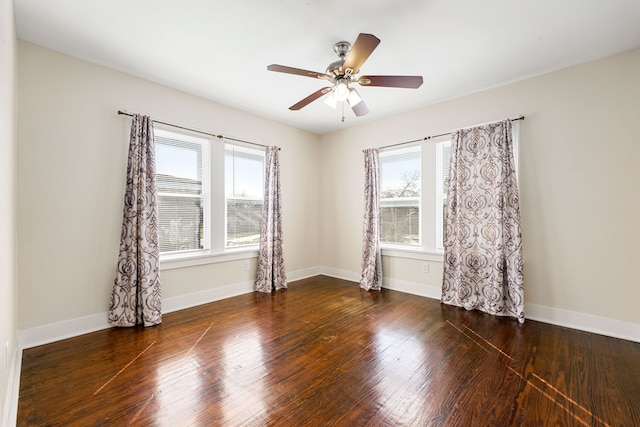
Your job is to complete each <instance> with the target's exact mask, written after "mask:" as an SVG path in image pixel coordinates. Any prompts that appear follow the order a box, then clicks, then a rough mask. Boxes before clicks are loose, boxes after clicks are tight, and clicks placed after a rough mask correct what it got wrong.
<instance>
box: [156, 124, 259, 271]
mask: <svg viewBox="0 0 640 427" xmlns="http://www.w3.org/2000/svg"><path fill="white" fill-rule="evenodd" d="M157 132H160V133H161V134H162V133H165V134H171V135H173V137H174V139H178V140H180V137H181V138H184V140H187V141H189V142H191V141H193V140H194V139H195V140H202V141H206V143H205V146H204V147H203V155H202V156H203V159H202V160H203V162H202V181H203V182H202V193H203V198H204V218H203V221H204V224H203V227H204V235H203V237H204V239H203V240H204V241H203V248H202V249H194V250H185V251H172V252H162V253H160V268H161V270H170V269H174V268H183V267H190V266H197V265H204V264H212V263H218V262H228V261H234V260H244V259H249V258H256V257H257V256H258V246H259V245H258V244H252V245H243V246H233V247H226V244H227V242H226V235H227V232H226V195H225V146H226V144H229V145H233V146H238V147H243V148H244V149H250V150H251V151H253V152H255V153H256V154H257V153H259V152H262V155H263V168H264V153H265V151H264V149H260V148H256V147H255V146H253V145H251V146H249V145H248V144H242V143H237V142H235V141H228V140H226V139H222V140H220V139H218V138H214V137H213V136H210V135H207V134H202V133H199V132H194V131H189V130H186V129H176V128H175V127H173V126H169V125H162V124H154V133H157ZM154 137H155V135H154ZM263 172H264V170H263ZM262 175H263V176H262V180H264V173H263V174H262ZM261 188H263V186H261Z"/></svg>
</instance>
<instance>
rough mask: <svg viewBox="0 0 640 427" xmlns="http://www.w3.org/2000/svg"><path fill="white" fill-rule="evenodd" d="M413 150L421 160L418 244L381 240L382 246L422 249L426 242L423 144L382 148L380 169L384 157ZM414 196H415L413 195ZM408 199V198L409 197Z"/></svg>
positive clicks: (400, 248) (381, 199)
mask: <svg viewBox="0 0 640 427" xmlns="http://www.w3.org/2000/svg"><path fill="white" fill-rule="evenodd" d="M411 152H418V153H419V159H420V160H419V161H420V170H419V173H420V180H419V184H420V195H419V196H418V197H417V199H418V200H417V202H418V203H417V208H418V233H417V234H418V244H402V243H399V242H382V241H381V242H380V245H381V247H385V248H395V249H398V250H417V249H420V248H421V247H422V244H423V242H424V236H423V226H422V215H423V199H424V198H423V192H422V190H423V184H422V181H423V180H422V175H423V170H424V167H423V164H422V163H423V162H422V146H421V144H411V145H405V146H403V147H401V148H390V149H386V150H381V151H380V153H379V160H380V165H381V167H380V169H382V159H383V158H384V157H391V156H393V155H394V153H395V155H403V154H407V153H411ZM382 185H383V183H382V171H380V192H381V194H380V196H381V197H380V200H379V203H380V210H382V208H383V207H382V201H383V198H382ZM411 198H413V197H411ZM396 199H400V198H396ZM407 199H408V198H407ZM380 220H381V221H382V213H381V215H380ZM380 225H381V229H382V224H380Z"/></svg>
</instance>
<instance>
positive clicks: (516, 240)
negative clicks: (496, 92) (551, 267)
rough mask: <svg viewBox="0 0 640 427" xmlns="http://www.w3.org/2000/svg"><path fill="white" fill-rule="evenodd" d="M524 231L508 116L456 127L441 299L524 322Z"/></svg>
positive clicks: (445, 231) (448, 199) (453, 139)
mask: <svg viewBox="0 0 640 427" xmlns="http://www.w3.org/2000/svg"><path fill="white" fill-rule="evenodd" d="M522 267H523V259H522V233H521V221H520V205H519V196H518V184H517V181H516V174H515V167H514V155H513V140H512V131H511V121H510V120H504V121H501V122H498V123H493V124H489V125H485V126H478V127H474V128H470V129H464V130H459V131H456V132H454V133H453V134H452V141H451V163H450V169H449V186H448V192H447V210H446V219H445V227H444V278H443V284H442V302H443V303H446V304H451V305H455V306H459V307H464V308H466V309H468V310H472V309H477V310H480V311H484V312H486V313H489V314H492V315H497V316H512V317H515V318H516V319H518V321H519V322H521V323H522V322H524V289H523V274H522Z"/></svg>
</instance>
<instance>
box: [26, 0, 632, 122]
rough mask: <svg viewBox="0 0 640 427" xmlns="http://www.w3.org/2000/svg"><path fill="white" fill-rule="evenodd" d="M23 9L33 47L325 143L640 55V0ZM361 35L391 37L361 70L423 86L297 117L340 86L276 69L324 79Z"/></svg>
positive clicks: (62, 1)
mask: <svg viewBox="0 0 640 427" xmlns="http://www.w3.org/2000/svg"><path fill="white" fill-rule="evenodd" d="M15 13H16V26H17V32H18V37H19V38H21V39H23V40H26V41H28V42H31V43H35V44H38V45H41V46H44V47H47V48H50V49H53V50H56V51H60V52H63V53H66V54H69V55H72V56H75V57H79V58H83V59H86V60H88V61H91V62H94V63H97V64H100V65H104V66H106V67H109V68H113V69H115V70H119V71H123V72H126V73H129V74H132V75H135V76H138V77H141V78H144V79H147V80H151V81H154V82H158V83H161V84H164V85H167V86H171V87H174V88H177V89H180V90H183V91H185V92H188V93H192V94H195V95H199V96H202V97H204V98H208V99H211V100H213V101H217V102H220V103H222V104H225V105H228V106H231V107H235V108H238V109H240V110H244V111H248V112H251V113H255V114H257V115H260V116H263V117H267V118H270V119H273V120H276V121H279V122H282V123H286V124H289V125H292V126H295V127H298V128H302V129H307V130H309V131H312V132H315V133H319V134H323V133H327V132H331V131H334V130H339V129H342V128H345V127H347V126H353V125H356V124H362V123H366V122H367V121H371V120H378V119H381V118H383V117H387V116H392V115H395V114H398V113H401V112H404V111H408V110H414V109H416V108H420V107H424V106H427V105H430V104H434V103H437V102H440V101H443V100H445V99H451V98H455V97H458V96H462V95H465V94H469V93H472V92H477V91H480V90H483V89H487V88H491V87H495V86H499V85H502V84H505V83H509V82H513V81H517V80H521V79H524V78H527V77H532V76H535V75H540V74H543V73H546V72H549V71H553V70H557V69H561V68H565V67H568V66H571V65H575V64H579V63H583V62H588V61H591V60H594V59H598V58H601V57H605V56H609V55H612V54H615V53H619V52H623V51H626V50H630V49H633V48H637V47H639V46H640V0H546V1H531V0H483V1H478V0H394V1H390V0H367V1H361V0H357V1H349V0H339V1H338V0H322V1H318V0H270V1H267V0H182V1H178V0H173V1H171V0H133V1H132V0H89V1H88V0H15ZM359 33H370V34H374V35H376V36H377V37H378V38H380V39H381V41H382V42H381V43H380V45H379V46H378V48H377V49H376V50H375V51H374V52H373V54H372V55H371V56H370V57H369V59H368V60H367V62H366V63H365V64H364V66H363V67H362V71H361V74H370V75H381V74H391V75H422V76H424V84H423V85H422V87H420V88H419V89H394V88H381V87H358V90H359V92H360V95H361V96H362V97H363V98H364V100H365V101H366V103H367V106H368V107H369V110H370V113H369V114H368V115H366V116H364V117H360V118H357V117H355V116H354V115H353V113H352V112H351V111H350V110H348V109H347V111H346V114H345V116H346V119H345V122H344V123H341V121H340V117H341V112H340V111H339V110H333V109H331V108H330V107H328V106H327V105H325V104H324V103H323V102H322V100H317V101H315V102H313V103H312V104H310V105H308V106H307V107H305V108H303V109H302V110H300V111H289V109H288V107H289V106H291V105H292V104H294V103H296V102H297V101H299V100H300V99H302V98H304V97H306V96H307V95H309V94H311V93H312V92H314V91H316V90H317V89H320V88H321V87H323V86H326V84H325V83H326V82H323V81H322V80H317V79H313V78H308V77H301V76H295V75H289V74H282V73H275V72H270V71H267V65H269V64H273V63H275V64H281V65H287V66H291V67H296V68H303V69H306V70H312V71H319V72H324V71H325V68H326V67H327V65H328V64H329V63H330V62H333V61H335V60H336V59H338V58H337V56H336V55H335V54H334V52H333V45H334V43H336V42H337V41H340V40H346V41H349V42H351V43H353V41H354V40H355V39H356V37H357V36H358V34H359ZM121 107H122V108H126V107H127V106H126V105H123V106H121ZM141 113H150V112H145V111H142V112H141Z"/></svg>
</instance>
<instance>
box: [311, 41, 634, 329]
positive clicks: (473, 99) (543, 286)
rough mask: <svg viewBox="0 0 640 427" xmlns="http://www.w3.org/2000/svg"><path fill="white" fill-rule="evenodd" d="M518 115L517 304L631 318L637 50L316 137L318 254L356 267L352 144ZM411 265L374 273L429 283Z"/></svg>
mask: <svg viewBox="0 0 640 427" xmlns="http://www.w3.org/2000/svg"><path fill="white" fill-rule="evenodd" d="M364 90H365V89H362V90H361V92H362V96H363V97H364V98H365V99H366V93H365V92H364ZM369 90H375V88H371V89H369ZM421 90H429V82H426V84H425V86H424V87H423V88H422V89H421ZM371 108H374V106H371ZM521 114H523V115H525V116H526V120H525V121H523V122H521V132H520V196H521V208H522V219H523V239H524V256H525V299H526V303H527V304H535V305H540V306H545V307H549V308H553V309H559V310H567V311H572V312H577V313H584V314H588V315H594V316H600V317H605V318H610V319H616V320H620V321H625V322H633V323H640V314H639V313H640V311H638V309H637V307H636V305H637V301H638V300H640V286H639V285H640V282H639V280H638V275H637V272H636V271H635V266H636V265H637V262H638V259H640V225H639V224H640V221H639V218H640V216H639V212H640V191H638V184H639V183H640V167H638V164H637V163H638V160H639V159H640V50H634V51H631V52H627V53H624V54H621V55H617V56H613V57H610V58H607V59H604V60H600V61H596V62H592V63H588V64H585V65H581V66H577V67H573V68H569V69H565V70H562V71H558V72H554V73H551V74H547V75H544V76H541V77H537V78H532V79H529V80H525V81H522V82H519V83H515V84H511V85H507V86H504V87H500V88H496V89H492V90H488V91H484V92H481V93H477V94H473V95H470V96H465V97H462V98H459V99H455V100H452V101H449V102H444V103H442V104H439V105H434V106H432V107H429V108H425V109H421V110H418V111H413V112H410V113H407V114H402V115H400V116H397V117H394V118H391V119H388V120H381V121H378V122H375V123H371V124H366V125H363V126H359V127H355V128H350V129H346V130H344V131H340V132H337V133H333V134H329V135H325V136H323V137H322V144H323V146H322V156H323V168H324V173H323V180H322V200H323V215H322V219H321V221H322V239H323V240H322V247H323V253H322V260H323V264H324V265H326V266H331V267H333V268H335V269H338V270H340V271H350V272H355V273H354V274H357V272H358V271H359V269H360V251H361V234H362V231H361V230H362V196H361V195H362V188H363V176H362V165H363V160H362V151H361V150H362V149H363V148H367V147H377V146H381V145H385V144H390V143H396V142H402V141H407V140H412V139H416V138H421V137H424V136H427V135H434V134H439V133H442V132H445V131H449V130H454V129H458V128H461V127H466V126H471V125H474V124H479V123H485V122H489V121H496V120H500V119H503V118H506V117H515V116H518V115H521ZM421 263H422V261H417V260H416V261H412V260H403V259H385V260H384V263H383V265H386V266H387V268H386V270H387V272H386V273H385V280H387V281H389V280H404V281H409V282H414V281H420V282H424V283H427V284H433V283H439V282H440V280H441V274H442V273H441V269H440V268H437V269H435V270H433V269H432V272H433V271H435V276H437V277H435V276H434V274H433V273H432V272H431V273H429V274H427V275H424V274H421V273H420V265H421Z"/></svg>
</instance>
